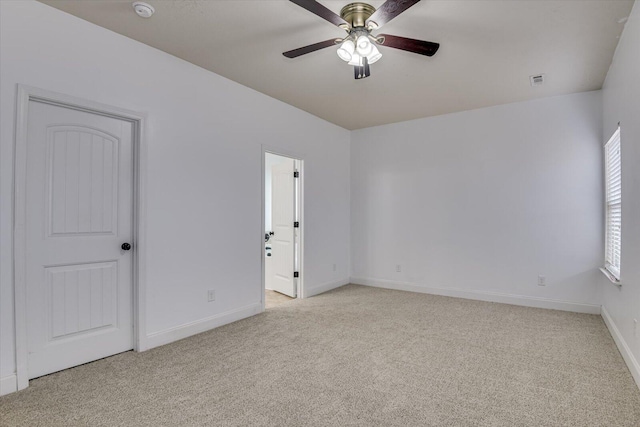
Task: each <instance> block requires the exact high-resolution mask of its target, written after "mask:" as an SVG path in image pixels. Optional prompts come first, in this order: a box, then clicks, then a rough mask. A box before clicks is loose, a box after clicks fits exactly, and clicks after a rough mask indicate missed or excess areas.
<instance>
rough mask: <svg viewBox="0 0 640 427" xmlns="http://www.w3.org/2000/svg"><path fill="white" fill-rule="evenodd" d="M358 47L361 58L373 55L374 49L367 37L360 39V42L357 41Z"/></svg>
mask: <svg viewBox="0 0 640 427" xmlns="http://www.w3.org/2000/svg"><path fill="white" fill-rule="evenodd" d="M356 46H357V49H358V53H359V54H360V55H361V56H367V55H369V54H370V53H371V50H372V49H373V45H372V44H371V41H370V40H369V37H367V36H360V37H358V40H357V41H356Z"/></svg>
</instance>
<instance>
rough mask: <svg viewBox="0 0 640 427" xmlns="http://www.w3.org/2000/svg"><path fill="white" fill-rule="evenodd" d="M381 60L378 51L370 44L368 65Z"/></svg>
mask: <svg viewBox="0 0 640 427" xmlns="http://www.w3.org/2000/svg"><path fill="white" fill-rule="evenodd" d="M380 58H382V54H381V53H380V51H379V50H378V48H377V47H376V46H375V45H374V44H372V45H371V53H370V54H369V55H368V56H367V60H368V61H369V64H373V63H374V62H378V60H379V59H380Z"/></svg>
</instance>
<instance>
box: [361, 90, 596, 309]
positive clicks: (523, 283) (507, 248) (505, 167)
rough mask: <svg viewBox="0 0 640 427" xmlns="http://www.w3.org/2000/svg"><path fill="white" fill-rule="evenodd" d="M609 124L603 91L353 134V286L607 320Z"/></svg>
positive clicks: (414, 121)
mask: <svg viewBox="0 0 640 427" xmlns="http://www.w3.org/2000/svg"><path fill="white" fill-rule="evenodd" d="M601 114H602V113H601V93H600V92H599V91H596V92H588V93H580V94H575V95H568V96H560V97H554V98H546V99H541V100H536V101H530V102H522V103H515V104H509V105H502V106H497V107H491V108H484V109H479V110H473V111H466V112H461V113H455V114H449V115H444V116H438V117H431V118H426V119H419V120H413V121H409V122H403V123H397V124H391V125H385V126H379V127H373V128H368V129H363V130H358V131H354V132H352V139H351V194H352V199H351V218H352V219H351V230H352V238H351V247H352V250H351V252H352V253H351V257H352V272H351V276H352V281H353V282H356V283H362V284H370V285H377V286H384V287H392V288H399V289H406V290H414V291H428V292H435V293H441V294H446V295H454V296H465V297H470V298H480V299H487V300H494V301H503V302H512V303H517V304H525V305H533V306H542V307H554V308H562V309H567V310H576V311H586V312H596V313H598V312H599V307H598V305H599V296H600V294H599V285H600V284H601V280H600V279H601V273H600V272H599V271H598V267H600V265H601V263H602V254H603V250H602V241H603V237H602V230H603V225H602V200H603V198H602V166H601V160H602V156H601V149H600V147H601V146H600V142H601V135H602V129H601V122H602V121H601ZM398 264H400V265H401V272H396V265H398ZM538 275H544V276H546V279H547V285H546V286H545V287H541V286H538V285H537V279H538ZM549 300H552V301H549Z"/></svg>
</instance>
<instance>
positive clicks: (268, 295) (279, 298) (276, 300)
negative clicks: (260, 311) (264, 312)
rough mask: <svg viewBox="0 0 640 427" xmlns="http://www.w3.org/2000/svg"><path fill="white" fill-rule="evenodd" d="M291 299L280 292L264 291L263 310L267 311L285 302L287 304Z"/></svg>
mask: <svg viewBox="0 0 640 427" xmlns="http://www.w3.org/2000/svg"><path fill="white" fill-rule="evenodd" d="M292 299H295V298H291V297H290V296H287V295H284V294H281V293H280V292H276V291H272V290H269V289H265V290H264V308H265V309H269V308H273V307H277V306H279V305H281V304H283V303H285V302H289V301H291V300H292Z"/></svg>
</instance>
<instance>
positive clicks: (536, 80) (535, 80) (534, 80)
mask: <svg viewBox="0 0 640 427" xmlns="http://www.w3.org/2000/svg"><path fill="white" fill-rule="evenodd" d="M545 77H546V76H545V75H544V74H536V75H534V76H529V81H530V82H531V86H534V87H535V86H542V84H543V83H544V79H545Z"/></svg>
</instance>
